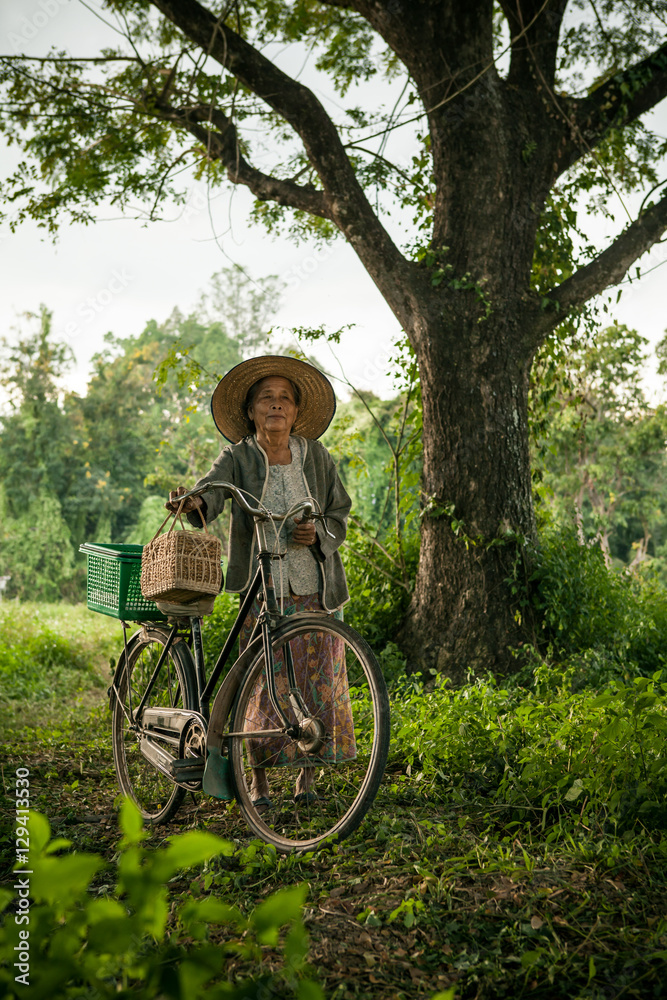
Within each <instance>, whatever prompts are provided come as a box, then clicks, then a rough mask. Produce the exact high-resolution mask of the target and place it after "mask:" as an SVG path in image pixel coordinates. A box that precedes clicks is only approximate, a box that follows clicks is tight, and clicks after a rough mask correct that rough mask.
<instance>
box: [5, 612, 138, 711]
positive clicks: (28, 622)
mask: <svg viewBox="0 0 667 1000" xmlns="http://www.w3.org/2000/svg"><path fill="white" fill-rule="evenodd" d="M121 642H122V635H121V631H120V628H119V626H118V623H117V622H115V621H112V620H111V619H106V618H104V617H103V616H102V615H95V614H93V613H92V612H89V611H88V610H87V609H86V608H85V607H83V606H78V607H72V606H71V605H62V604H61V605H58V604H55V605H48V604H33V603H20V602H18V601H5V602H3V603H1V604H0V703H1V702H4V703H5V704H7V703H9V702H13V703H26V704H27V703H28V702H30V703H34V702H41V701H45V700H46V699H49V698H55V697H57V698H58V699H59V700H60V701H61V702H62V701H63V700H71V698H72V696H73V695H74V694H75V693H77V692H79V691H80V690H82V689H89V688H93V687H99V686H101V684H102V683H103V680H102V676H101V675H102V674H103V672H104V671H105V670H106V666H107V664H108V661H109V660H110V659H111V658H112V656H114V655H117V652H118V649H119V648H120V644H121Z"/></svg>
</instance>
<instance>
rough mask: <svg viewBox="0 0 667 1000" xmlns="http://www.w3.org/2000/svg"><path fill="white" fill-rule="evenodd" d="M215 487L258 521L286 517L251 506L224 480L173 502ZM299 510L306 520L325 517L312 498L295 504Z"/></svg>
mask: <svg viewBox="0 0 667 1000" xmlns="http://www.w3.org/2000/svg"><path fill="white" fill-rule="evenodd" d="M215 489H218V490H228V491H229V492H230V493H231V495H232V496H233V497H234V499H235V500H236V502H237V504H238V505H239V507H241V508H242V510H244V511H245V512H246V514H250V516H251V517H254V518H255V519H256V520H258V521H282V519H283V518H284V517H285V515H284V514H272V513H271V512H270V511H267V510H260V508H259V507H251V506H250V504H249V503H248V501H247V500H246V498H245V497H244V496H243V493H242V492H241V490H240V489H239V488H238V486H234V484H233V483H224V482H220V483H207V484H206V486H200V487H199V489H197V490H190V492H189V493H183V494H181V496H180V497H177V498H176V499H175V500H173V501H172V503H177V502H178V503H180V502H181V501H182V500H189V499H190V497H200V496H201V495H202V494H203V493H206V492H207V491H208V490H215ZM299 511H303V512H304V520H308V519H309V518H312V519H318V520H319V519H323V518H324V515H323V514H316V513H315V511H314V510H313V503H312V501H311V500H303V501H301V503H300V504H295V505H294V508H293V511H292V513H294V514H298V513H299ZM329 533H330V532H329Z"/></svg>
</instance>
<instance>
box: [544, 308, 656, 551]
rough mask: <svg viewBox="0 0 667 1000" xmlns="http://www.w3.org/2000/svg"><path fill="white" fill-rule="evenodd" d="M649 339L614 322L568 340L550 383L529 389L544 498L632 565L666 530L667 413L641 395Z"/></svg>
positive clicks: (581, 533) (556, 511)
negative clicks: (590, 335)
mask: <svg viewBox="0 0 667 1000" xmlns="http://www.w3.org/2000/svg"><path fill="white" fill-rule="evenodd" d="M646 345H647V341H646V340H645V339H644V338H643V337H641V336H640V335H639V334H638V333H637V332H636V331H635V330H630V329H629V328H628V327H626V326H624V325H622V324H616V323H615V324H613V325H611V326H608V327H607V328H606V329H604V330H602V331H598V332H597V333H596V336H595V338H594V339H590V338H588V337H582V338H580V339H577V340H574V341H573V342H572V343H571V344H570V349H569V351H568V353H567V354H562V355H561V356H560V357H559V358H558V359H557V360H556V359H552V361H553V362H554V363H553V367H552V370H551V371H550V373H549V375H548V379H549V381H550V382H551V385H550V387H549V388H547V387H545V385H544V382H543V385H542V389H541V390H537V392H536V394H537V393H539V399H536V398H535V396H534V415H535V418H534V429H535V448H534V453H535V464H534V477H535V478H536V480H537V482H538V496H539V498H540V500H541V502H542V506H543V508H547V509H550V510H551V512H552V513H551V516H554V515H555V516H560V517H563V516H568V515H569V516H572V515H573V516H574V517H575V519H576V523H577V526H578V530H579V536H580V539H581V540H582V541H583V540H584V539H589V538H595V539H596V540H597V541H598V542H599V544H600V547H601V548H602V551H603V553H604V555H605V559H606V561H607V562H608V563H609V564H611V563H612V560H614V561H615V562H616V563H617V564H618V563H622V564H628V563H630V564H633V565H638V564H639V563H641V562H642V561H644V560H646V558H647V557H650V556H655V555H656V553H659V551H660V548H661V544H662V542H663V538H664V532H665V528H664V524H663V520H664V519H663V514H662V508H663V506H664V498H665V490H666V488H667V476H666V472H667V469H666V466H665V444H666V442H667V416H666V415H665V409H664V407H663V406H658V407H651V406H649V404H648V401H647V399H646V393H645V389H644V386H643V384H642V375H643V367H644V363H645V360H646V356H645V348H646ZM540 364H541V365H542V366H543V367H546V365H547V364H548V360H547V357H546V355H545V356H544V357H543V359H542V361H541V362H540ZM536 389H537V387H536ZM538 510H539V508H538Z"/></svg>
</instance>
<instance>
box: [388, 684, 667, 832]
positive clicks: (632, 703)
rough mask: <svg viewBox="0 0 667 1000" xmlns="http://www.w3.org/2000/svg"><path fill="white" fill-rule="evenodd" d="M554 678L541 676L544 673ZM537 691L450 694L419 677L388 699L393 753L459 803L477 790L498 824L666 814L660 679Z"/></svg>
mask: <svg viewBox="0 0 667 1000" xmlns="http://www.w3.org/2000/svg"><path fill="white" fill-rule="evenodd" d="M550 674H551V675H552V676H549V675H550ZM558 678H560V679H561V680H562V674H561V672H560V671H559V670H556V669H555V668H553V667H548V666H545V667H542V668H541V670H540V671H538V691H537V692H526V691H525V690H522V689H520V688H519V687H515V688H514V689H513V690H512V689H510V688H508V687H499V686H498V685H497V684H496V683H495V682H494V681H493V679H488V680H477V681H475V682H474V683H471V684H468V685H466V686H465V687H461V688H459V689H456V690H453V689H450V688H449V687H448V686H447V685H446V683H445V682H441V681H439V682H438V683H437V684H436V686H435V687H434V689H433V690H432V691H426V690H424V689H423V688H422V687H420V686H419V685H417V684H416V683H413V684H412V685H411V686H410V687H408V686H407V685H406V688H405V690H404V692H403V694H402V696H401V697H400V698H395V699H394V701H393V704H392V725H393V730H394V732H393V741H392V752H393V754H394V755H395V757H396V759H397V761H399V760H400V761H407V762H408V764H409V766H410V767H411V769H416V770H417V771H420V772H421V775H422V778H421V780H422V781H423V782H424V784H425V785H426V786H429V785H430V786H432V787H433V788H437V787H440V788H442V787H446V788H447V789H448V790H449V791H450V792H451V794H452V795H453V797H454V800H455V801H456V800H457V799H458V801H459V802H465V801H470V800H471V798H473V799H474V798H475V797H479V799H480V803H481V804H482V805H483V806H484V807H485V809H487V810H489V811H490V814H492V815H495V816H497V817H499V818H501V819H502V820H503V822H508V821H515V822H524V821H527V822H528V823H531V822H532V823H533V824H536V825H538V826H540V827H542V828H543V829H544V828H545V827H546V826H547V825H548V826H549V827H550V828H553V829H555V830H563V829H571V828H572V827H573V826H576V825H577V824H579V823H582V824H583V825H584V826H586V827H590V826H591V825H592V824H597V825H598V826H599V827H602V826H605V827H606V826H609V824H611V826H612V828H613V829H623V830H625V829H629V828H632V827H633V826H635V825H637V824H643V825H644V826H648V827H651V828H653V829H656V830H659V829H662V828H664V825H665V822H666V821H667V805H666V802H667V750H666V747H667V684H665V683H663V682H662V681H661V680H660V674H658V673H657V674H656V676H655V677H653V678H645V677H635V678H633V679H631V680H629V681H627V682H622V681H617V682H614V683H613V684H611V685H609V686H608V687H607V688H606V689H605V690H604V691H602V692H601V693H600V694H597V693H596V692H595V691H592V690H590V689H587V690H582V691H578V692H574V693H573V692H570V691H568V690H567V688H566V687H563V686H560V687H559V686H558V683H557V679H558Z"/></svg>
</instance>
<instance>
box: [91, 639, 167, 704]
mask: <svg viewBox="0 0 667 1000" xmlns="http://www.w3.org/2000/svg"><path fill="white" fill-rule="evenodd" d="M155 633H158V634H159V635H160V636H161V637H162V638H163V639H168V638H169V629H167V628H161V627H160V626H159V625H154V626H150V625H149V626H146V625H142V626H141V628H140V629H139V631H138V632H135V633H134V635H132V636H130V638H129V639H128V640H127V650H125V649H123V652H122V653H121V654H120V656H119V657H118V663H117V664H116V668H115V670H114V674H113V680H112V681H111V684H110V686H109V687H108V688H107V697H108V699H109V701H111V702H113V693H114V688H115V689H116V690H118V685H119V684H120V677H121V674H122V672H123V670H124V669H125V655H126V652H127V656H128V657H129V656H130V653H131V652H132V649H133V647H134V646H136V645H137V643H139V642H143V641H145V639H146V638H147V637H150V636H151V635H154V634H155ZM178 641H179V637H178V636H177V637H176V640H175V642H174V645H175V644H176V642H178Z"/></svg>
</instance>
